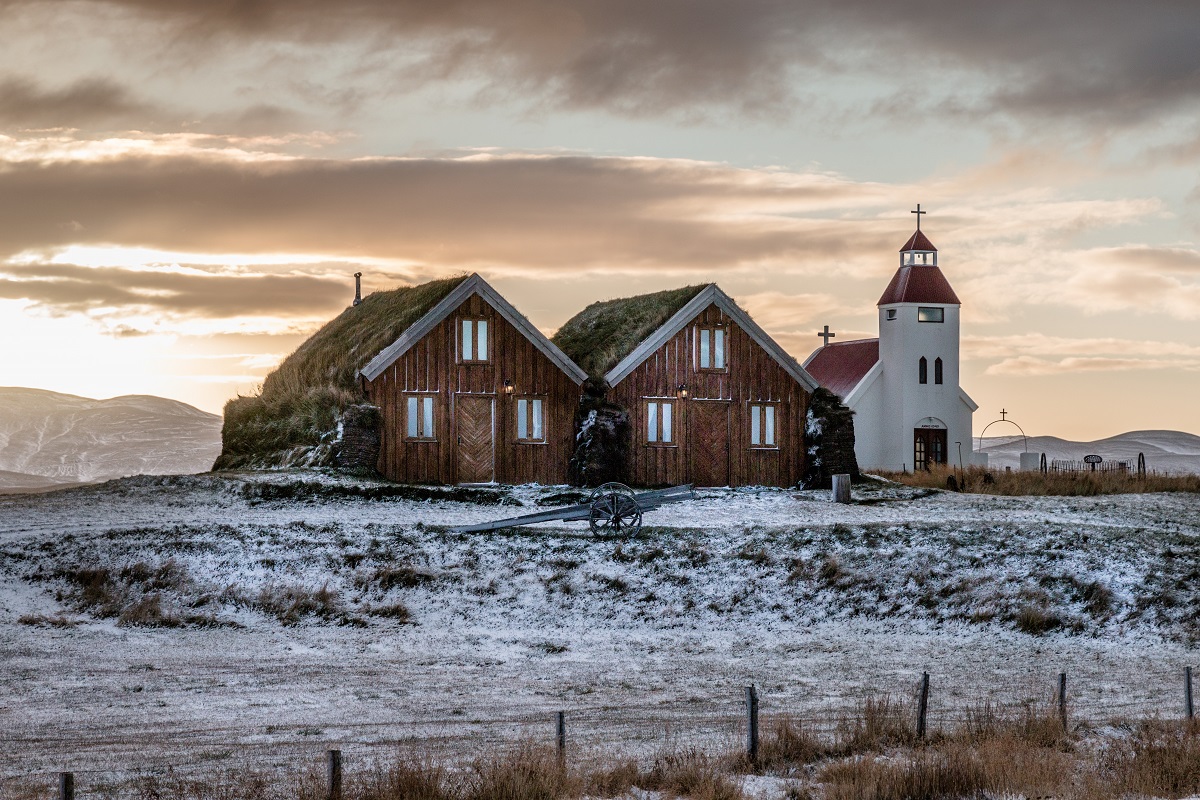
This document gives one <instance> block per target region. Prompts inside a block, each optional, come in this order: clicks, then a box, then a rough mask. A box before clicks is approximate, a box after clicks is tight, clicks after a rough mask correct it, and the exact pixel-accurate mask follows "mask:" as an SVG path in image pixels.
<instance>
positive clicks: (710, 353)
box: [696, 328, 725, 370]
mask: <svg viewBox="0 0 1200 800" xmlns="http://www.w3.org/2000/svg"><path fill="white" fill-rule="evenodd" d="M696 348H697V351H698V352H697V358H696V364H697V367H698V368H699V369H712V370H723V369H725V329H724V328H699V329H697V331H696Z"/></svg>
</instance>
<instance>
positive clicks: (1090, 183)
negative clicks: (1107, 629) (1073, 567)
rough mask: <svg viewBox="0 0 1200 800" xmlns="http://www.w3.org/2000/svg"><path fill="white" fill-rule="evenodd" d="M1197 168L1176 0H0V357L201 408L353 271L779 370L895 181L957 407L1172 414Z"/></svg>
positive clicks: (893, 209)
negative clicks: (747, 335)
mask: <svg viewBox="0 0 1200 800" xmlns="http://www.w3.org/2000/svg"><path fill="white" fill-rule="evenodd" d="M1198 166H1200V10H1198V9H1197V6H1196V4H1195V0H1181V2H1143V3H1130V2H1127V1H1126V0H1120V1H1118V0H1070V1H1069V2H1046V1H1045V0H1011V1H1010V2H1002V3H1001V2H996V3H962V2H957V1H956V2H951V1H950V0H927V1H926V2H897V1H896V0H867V1H866V2H836V1H830V2H821V1H819V0H809V1H807V2H771V1H768V0H739V1H738V2H712V1H711V0H657V1H656V0H637V1H636V2H634V1H632V0H630V1H628V2H627V1H626V0H612V1H611V2H599V1H597V0H591V1H589V0H545V1H543V0H513V1H512V2H494V1H492V0H444V1H443V2H432V1H431V0H340V2H317V1H316V0H291V1H290V2H284V0H261V1H256V0H245V1H244V2H236V1H233V0H230V1H222V2H218V1H217V0H178V1H177V2H156V0H105V1H101V0H79V1H78V2H62V1H60V0H43V1H42V2H12V1H11V0H0V336H2V337H3V351H2V352H3V356H2V357H0V385H11V386H31V387H39V388H45V389H52V390H56V391H62V392H68V393H72V394H81V395H86V396H91V397H109V396H113V395H119V394H135V393H145V394H157V395H162V396H166V397H173V398H177V399H179V400H183V401H186V402H189V403H192V404H194V405H197V406H199V407H201V408H203V409H205V410H208V411H213V412H218V413H219V412H220V409H221V407H222V405H223V403H224V401H225V400H227V399H228V398H230V397H232V396H234V395H235V394H237V393H239V392H240V393H243V394H246V393H251V392H253V391H254V390H255V389H256V388H257V386H258V384H259V383H260V382H261V380H262V378H263V376H264V375H265V374H266V373H267V372H268V371H269V370H270V368H271V367H272V366H273V365H274V364H275V363H277V362H278V361H279V359H281V358H282V357H283V356H284V355H286V354H287V353H288V352H290V351H291V350H292V349H294V348H295V347H296V346H297V345H298V344H299V343H300V342H301V341H303V339H304V338H305V336H306V335H308V334H309V333H311V332H312V331H313V330H314V329H315V328H316V327H317V326H319V325H320V324H321V323H322V322H323V321H325V320H327V319H329V318H330V317H332V316H334V315H335V314H337V313H339V312H340V311H341V310H342V309H343V308H345V307H346V306H347V305H348V303H349V301H350V300H351V299H352V297H353V284H354V279H353V277H352V276H353V273H354V272H356V271H361V272H363V273H364V278H363V282H364V291H373V290H378V289H386V288H392V287H395V286H398V285H401V284H404V283H410V282H414V281H422V280H427V279H429V278H433V277H439V276H444V275H449V274H455V273H462V272H472V271H478V272H480V273H482V274H483V275H484V277H486V278H487V279H488V280H489V281H490V282H491V283H492V284H493V285H494V286H495V287H496V288H497V289H498V290H499V291H500V292H501V293H503V294H504V295H506V296H507V297H508V298H509V299H510V300H511V301H512V302H513V303H514V305H516V307H517V308H518V309H520V310H521V311H522V312H523V313H525V314H526V315H527V316H528V317H529V318H530V319H531V320H532V321H533V323H534V324H536V325H537V326H538V327H540V328H541V329H542V330H544V331H545V332H547V333H552V332H553V331H554V330H555V329H556V328H557V327H558V326H559V325H561V324H562V323H563V322H564V321H565V320H566V319H567V318H569V317H570V316H572V315H573V314H574V313H575V312H577V311H578V310H579V309H581V308H582V307H583V306H584V305H586V304H587V303H589V302H591V301H593V300H596V299H604V298H611V297H618V296H625V295H629V294H634V293H639V292H644V291H652V290H656V289H663V288H669V287H674V286H680V285H684V284H687V283H699V282H708V281H716V282H718V283H720V285H721V287H722V288H723V289H725V290H726V291H727V292H728V293H730V294H731V295H733V296H734V297H735V298H736V299H737V300H738V302H739V303H740V304H741V305H742V306H743V307H744V308H746V309H747V310H748V311H749V312H750V313H751V315H752V316H754V317H755V319H756V320H757V321H758V322H759V323H760V324H761V325H762V326H763V327H764V328H765V329H766V330H767V331H768V332H769V333H770V334H772V335H773V336H775V337H776V338H777V339H778V340H779V341H780V342H781V343H782V344H783V345H784V346H785V347H786V348H787V349H788V350H789V351H790V352H791V353H792V354H793V355H794V356H795V357H796V358H797V359H799V360H801V361H803V360H804V358H805V357H806V356H807V355H808V354H809V353H810V352H811V351H812V349H813V348H814V347H815V346H816V345H817V344H819V342H820V340H819V339H817V337H816V331H817V330H818V329H819V328H820V327H821V326H823V325H826V324H827V325H829V326H830V327H831V328H832V329H833V330H834V331H835V332H836V333H837V339H836V341H843V340H846V339H853V338H859V337H866V336H874V335H875V334H876V321H875V320H876V317H875V302H876V300H878V298H879V295H880V294H881V293H882V291H883V288H884V286H885V285H886V284H887V281H888V279H889V278H890V276H891V274H892V273H893V272H894V271H895V269H896V266H897V263H898V256H897V252H896V251H897V250H898V248H899V247H900V245H902V244H903V243H904V242H905V240H906V239H907V238H908V236H909V234H910V233H911V232H912V229H913V227H914V217H913V215H912V214H910V213H909V211H910V209H913V208H915V206H916V204H917V203H921V205H922V208H924V209H926V210H928V211H929V214H928V216H926V217H925V218H924V219H923V222H922V229H923V230H925V231H926V233H927V234H928V235H929V237H930V238H931V239H932V240H933V242H934V243H935V244H936V245H937V246H938V247H939V249H940V251H941V252H940V258H939V263H940V265H941V267H942V269H943V271H944V272H945V274H946V275H947V277H948V278H949V280H950V282H951V283H952V284H953V286H954V287H955V289H956V290H957V292H958V294H959V296H960V297H961V298H962V301H963V378H962V382H963V386H964V388H965V389H966V390H967V391H968V392H969V393H970V394H971V395H972V396H973V397H974V399H975V400H976V401H977V402H978V403H979V405H980V409H979V411H978V412H977V413H976V415H975V423H976V432H978V431H979V430H980V429H981V428H982V427H983V426H984V425H986V424H987V423H988V422H990V421H991V420H993V419H997V418H998V417H999V415H1000V414H999V412H1000V409H1001V408H1002V407H1003V408H1007V409H1008V411H1009V412H1010V415H1011V417H1012V418H1013V419H1015V420H1017V421H1018V422H1019V423H1020V424H1021V425H1022V426H1023V427H1024V429H1025V431H1026V432H1027V433H1030V434H1052V435H1058V436H1063V437H1068V438H1074V439H1093V438H1100V437H1103V436H1108V435H1112V434H1116V433H1120V432H1122V431H1127V430H1137V429H1147V428H1172V429H1179V430H1185V431H1190V432H1193V433H1200V413H1197V411H1196V407H1197V400H1196V397H1197V396H1198V395H1200V246H1198V242H1200V172H1198V171H1197V167H1198ZM994 432H998V431H997V429H996V428H993V429H992V431H989V433H994Z"/></svg>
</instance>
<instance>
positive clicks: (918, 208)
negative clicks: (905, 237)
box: [908, 203, 929, 230]
mask: <svg viewBox="0 0 1200 800" xmlns="http://www.w3.org/2000/svg"><path fill="white" fill-rule="evenodd" d="M908 213H910V214H916V215H917V230H921V215H922V214H928V213H929V212H928V211H922V210H921V204H920V203H917V210H916V211H910V212H908Z"/></svg>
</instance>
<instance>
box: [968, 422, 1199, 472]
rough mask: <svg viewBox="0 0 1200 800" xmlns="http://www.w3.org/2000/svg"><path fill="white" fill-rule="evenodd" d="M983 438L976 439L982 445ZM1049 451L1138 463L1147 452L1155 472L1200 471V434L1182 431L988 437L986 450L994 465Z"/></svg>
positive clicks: (1053, 455)
mask: <svg viewBox="0 0 1200 800" xmlns="http://www.w3.org/2000/svg"><path fill="white" fill-rule="evenodd" d="M978 442H979V440H978V439H976V440H975V446H976V447H978V446H979V444H978ZM1026 448H1028V450H1029V452H1031V453H1045V454H1046V458H1047V459H1054V458H1061V459H1071V460H1073V461H1078V460H1080V459H1082V458H1083V457H1084V456H1086V455H1093V454H1094V455H1098V456H1100V457H1102V458H1103V459H1104V460H1105V461H1130V462H1132V463H1137V457H1138V453H1144V454H1145V456H1146V468H1147V469H1150V470H1153V471H1155V472H1167V473H1184V472H1190V473H1200V436H1196V435H1194V434H1191V433H1184V432H1182V431H1130V432H1129V433H1121V434H1118V435H1116V436H1110V437H1108V438H1107V439H1098V440H1096V441H1094V442H1072V441H1068V440H1067V439H1060V438H1058V437H1057V436H1030V437H1029V440H1028V443H1027V442H1026V441H1025V439H1023V438H1022V437H1021V436H997V437H991V436H989V437H987V438H986V439H984V440H983V450H984V452H985V453H987V454H988V463H989V466H991V467H993V468H1003V467H1012V468H1013V469H1016V468H1017V465H1018V463H1019V462H1020V459H1021V455H1020V454H1021V453H1022V452H1024V451H1025V450H1026Z"/></svg>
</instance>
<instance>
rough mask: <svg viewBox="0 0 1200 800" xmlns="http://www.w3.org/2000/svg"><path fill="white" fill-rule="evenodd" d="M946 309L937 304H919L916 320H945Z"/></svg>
mask: <svg viewBox="0 0 1200 800" xmlns="http://www.w3.org/2000/svg"><path fill="white" fill-rule="evenodd" d="M945 321H946V309H944V308H938V307H937V306H920V307H918V308H917V322H945Z"/></svg>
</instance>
